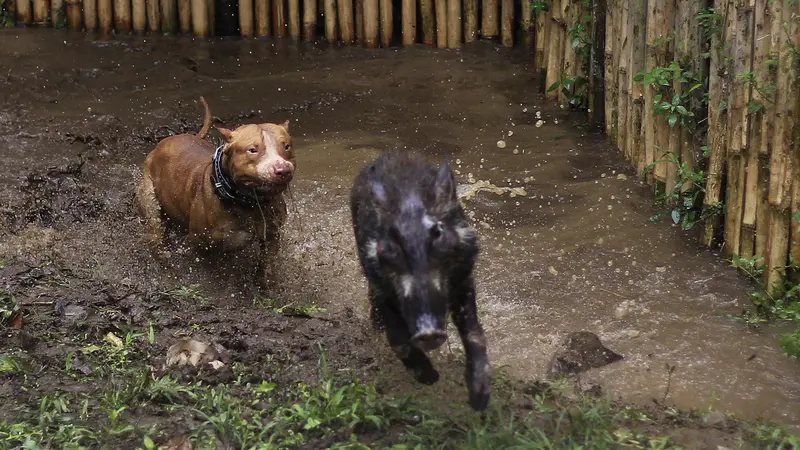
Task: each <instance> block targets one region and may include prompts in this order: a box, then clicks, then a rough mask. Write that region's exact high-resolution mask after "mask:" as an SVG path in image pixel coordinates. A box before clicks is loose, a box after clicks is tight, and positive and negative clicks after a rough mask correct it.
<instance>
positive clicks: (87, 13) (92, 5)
mask: <svg viewBox="0 0 800 450" xmlns="http://www.w3.org/2000/svg"><path fill="white" fill-rule="evenodd" d="M83 26H84V27H85V28H86V31H89V32H93V31H95V30H97V0H83Z"/></svg>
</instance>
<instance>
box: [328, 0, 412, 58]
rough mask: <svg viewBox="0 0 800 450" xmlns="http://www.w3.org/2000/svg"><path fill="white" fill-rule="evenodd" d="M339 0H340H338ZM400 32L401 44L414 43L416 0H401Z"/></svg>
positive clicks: (408, 44) (409, 44)
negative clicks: (401, 34)
mask: <svg viewBox="0 0 800 450" xmlns="http://www.w3.org/2000/svg"><path fill="white" fill-rule="evenodd" d="M340 1H341V0H340ZM401 14H402V18H401V19H402V33H403V45H404V46H406V47H408V46H411V45H414V42H415V41H416V37H417V3H416V0H402V9H401Z"/></svg>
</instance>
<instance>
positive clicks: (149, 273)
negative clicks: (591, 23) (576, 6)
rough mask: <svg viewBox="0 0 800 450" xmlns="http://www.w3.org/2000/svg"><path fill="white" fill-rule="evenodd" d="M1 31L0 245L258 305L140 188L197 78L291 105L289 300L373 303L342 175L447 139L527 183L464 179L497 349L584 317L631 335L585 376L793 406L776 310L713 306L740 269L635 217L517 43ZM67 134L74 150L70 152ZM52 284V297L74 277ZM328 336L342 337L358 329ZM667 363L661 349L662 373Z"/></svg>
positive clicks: (635, 191)
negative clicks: (153, 233) (186, 241)
mask: <svg viewBox="0 0 800 450" xmlns="http://www.w3.org/2000/svg"><path fill="white" fill-rule="evenodd" d="M2 40H3V44H4V45H3V46H2V48H0V60H2V61H4V62H5V64H3V67H4V68H6V70H4V71H3V73H2V74H0V100H2V104H3V105H4V107H3V108H2V110H0V145H2V148H3V152H4V153H3V155H4V157H3V158H2V159H0V177H2V182H0V205H2V228H0V230H1V231H0V233H2V236H0V262H3V263H4V264H5V265H6V266H7V267H21V266H20V265H22V264H23V263H27V264H28V265H33V266H37V267H38V266H39V265H41V263H42V261H47V262H48V264H51V265H53V266H55V267H58V268H60V269H59V270H63V269H66V270H67V272H66V275H63V277H62V278H63V279H66V280H67V281H65V282H66V283H67V284H69V283H70V281H69V280H70V279H72V283H73V285H77V286H87V289H88V286H90V285H92V286H93V285H94V284H97V285H106V284H113V285H119V286H129V287H130V289H131V290H133V291H136V292H139V293H141V294H140V295H139V296H138V297H137V298H138V299H139V300H137V301H136V302H134V304H133V305H131V306H130V307H131V308H134V309H135V308H136V307H139V308H144V307H153V304H150V303H148V302H157V301H158V297H157V296H156V294H157V293H158V292H163V291H165V290H167V289H169V288H172V287H178V286H188V285H191V284H195V283H196V284H199V285H200V286H201V288H202V290H203V291H204V292H206V293H207V295H208V296H209V297H211V298H216V299H217V301H218V302H220V303H221V304H224V305H225V308H228V309H232V310H236V311H239V312H237V313H236V314H234V313H230V314H228V313H225V312H224V311H222V312H220V313H219V316H218V317H217V318H216V319H215V321H216V322H215V321H209V320H206V322H205V323H206V326H207V328H208V331H209V332H213V330H214V329H215V328H214V326H212V325H210V324H211V323H221V324H223V325H219V327H222V328H224V327H231V326H232V325H231V324H230V323H229V321H233V322H238V323H244V325H242V326H244V327H247V322H246V320H243V318H242V316H241V311H247V310H248V309H250V308H253V300H252V299H253V293H254V291H253V289H252V288H251V287H249V286H247V281H246V280H242V279H241V277H238V276H237V274H236V271H237V269H236V268H235V267H233V266H232V267H217V269H218V270H217V271H216V272H215V273H213V274H212V273H209V272H208V271H207V270H205V269H202V268H201V267H199V266H197V265H196V264H193V262H192V260H191V257H190V256H188V255H187V256H186V257H184V258H177V260H176V263H175V267H173V268H172V269H171V270H167V271H165V270H162V269H159V268H158V267H156V266H155V265H154V264H153V263H152V260H151V259H150V257H149V255H147V253H146V252H145V250H144V241H143V236H142V234H141V228H140V227H139V224H138V222H137V219H136V215H135V212H134V209H133V207H132V195H133V187H134V186H135V183H136V181H137V180H138V176H139V173H140V167H141V163H142V161H143V159H144V155H145V154H146V152H148V151H149V150H150V149H151V148H152V146H153V145H154V144H155V142H157V140H158V139H161V138H163V137H165V136H167V135H169V134H172V133H178V132H186V131H195V130H198V129H199V127H200V122H201V117H200V107H199V105H198V104H197V103H196V100H197V98H198V97H199V96H200V95H203V96H205V98H206V99H207V100H208V102H209V104H210V106H211V109H212V113H213V115H214V116H215V117H217V118H218V119H219V120H220V121H221V122H222V123H224V124H225V125H227V126H235V125H238V124H241V123H244V122H253V121H283V120H285V119H290V120H291V121H292V122H291V123H292V124H291V131H292V134H293V136H294V140H295V141H294V147H295V149H296V152H297V154H298V169H299V172H298V177H297V181H296V184H295V186H294V189H293V191H292V193H291V194H292V195H291V197H292V202H291V208H292V210H293V214H292V218H291V219H290V222H289V225H288V226H287V231H286V233H287V235H286V238H285V240H286V249H287V258H286V262H285V263H284V271H283V272H284V275H285V280H284V281H283V286H284V288H285V290H284V292H282V293H281V294H280V295H281V297H282V299H283V300H285V301H287V302H295V303H296V304H315V305H317V306H318V307H321V308H326V309H327V314H328V316H330V317H334V318H338V319H341V320H343V321H347V320H351V321H355V320H356V318H364V317H366V314H365V312H366V311H365V294H366V292H365V286H364V283H363V280H362V278H361V276H360V275H359V272H358V266H357V262H356V261H357V260H356V256H355V252H354V248H353V239H352V232H351V230H350V228H349V216H348V206H347V195H348V189H349V186H350V182H351V180H352V178H353V176H354V175H355V172H356V171H357V170H358V168H359V167H361V165H363V164H365V163H367V162H368V161H369V160H370V159H371V158H373V157H375V156H376V155H377V154H378V153H379V152H380V151H382V150H384V149H388V148H390V147H395V146H399V147H409V148H416V149H419V150H420V151H423V152H425V153H427V154H428V155H430V156H431V158H433V159H441V158H444V157H447V158H450V159H451V161H453V163H454V165H455V167H456V169H457V170H458V180H459V183H461V184H471V183H475V182H480V181H485V182H488V183H490V184H493V185H495V186H498V187H501V188H505V187H508V188H522V190H524V193H522V192H521V191H520V190H518V189H514V190H511V191H505V192H503V193H493V192H480V193H477V194H476V195H475V197H474V198H471V199H469V200H466V205H467V208H468V211H469V212H470V213H471V214H472V216H473V218H474V220H475V221H476V223H477V226H478V228H479V229H480V230H481V242H482V247H483V254H482V257H481V260H480V263H479V272H478V276H477V278H478V290H479V300H478V301H479V305H480V308H481V310H482V312H483V322H484V327H485V328H486V332H487V336H488V339H489V345H490V357H491V359H492V361H493V363H494V364H495V365H498V366H501V365H502V366H507V367H508V369H509V371H510V372H511V373H512V374H513V375H517V376H520V377H525V378H538V377H542V376H544V374H545V369H546V366H547V363H548V361H549V359H550V357H551V355H552V353H553V351H554V350H555V348H556V346H557V343H558V341H559V340H560V339H561V337H562V336H564V335H566V334H568V333H570V332H573V331H578V330H587V331H592V332H595V333H597V334H598V335H599V336H600V337H601V338H602V339H603V342H604V343H605V344H606V345H608V347H609V348H612V349H613V350H614V351H617V352H619V353H621V354H623V355H624V356H625V359H624V360H623V361H620V362H617V363H614V364H612V365H609V366H606V367H603V368H600V369H593V370H591V371H589V372H587V373H586V374H584V375H583V376H582V381H584V382H588V383H597V384H600V385H602V386H603V388H604V389H605V390H606V392H609V393H610V394H611V395H613V396H614V397H618V398H622V399H625V400H627V401H634V402H641V403H649V402H651V400H652V399H654V398H655V399H658V400H662V399H664V397H665V396H666V402H667V403H672V404H674V405H676V406H678V407H683V408H686V407H695V408H706V407H708V406H709V405H713V406H714V407H716V408H721V409H726V410H730V411H732V412H735V413H736V414H737V415H739V416H741V417H743V418H756V417H761V416H763V417H766V418H771V419H777V420H781V421H784V422H787V423H789V424H792V425H794V426H795V427H798V426H800V408H799V407H798V406H797V405H798V401H799V400H800V375H797V374H798V362H796V361H791V360H789V359H788V358H786V357H785V356H784V355H783V354H782V352H781V351H780V349H779V348H778V346H777V335H778V333H779V332H780V331H781V330H778V329H774V328H767V329H764V330H762V331H761V332H760V333H756V332H753V331H750V330H747V329H745V328H744V326H743V325H741V324H739V323H735V322H732V321H730V320H728V319H724V318H721V317H719V314H725V313H734V314H735V313H739V312H741V310H742V309H743V308H745V307H747V306H748V304H749V301H748V298H747V292H748V291H749V290H750V289H751V287H750V286H749V284H748V283H747V282H746V281H744V280H742V279H741V278H739V277H738V276H737V275H736V274H735V273H734V272H733V271H732V270H730V269H729V268H728V267H727V265H726V264H725V263H724V262H723V261H721V260H720V259H718V258H717V257H716V256H715V255H713V254H711V253H709V252H706V251H702V250H698V249H697V248H696V247H695V245H694V241H692V240H691V239H687V238H686V236H685V235H684V234H683V233H682V232H680V231H679V230H677V229H676V228H673V227H671V226H670V225H669V224H666V223H664V224H659V225H651V224H648V221H647V219H648V217H650V216H651V215H652V213H653V211H652V208H651V197H650V195H649V194H648V189H647V188H646V187H644V186H642V185H641V184H640V183H638V182H637V181H636V180H635V179H634V178H635V177H634V175H633V172H632V171H631V169H630V168H628V166H627V165H626V164H625V162H624V161H623V159H622V157H621V156H620V155H618V154H617V153H616V151H614V150H612V149H611V148H610V146H609V145H607V144H606V143H605V142H604V141H603V140H602V139H601V138H600V137H598V136H593V135H589V134H587V133H586V132H585V131H584V130H585V126H584V124H583V119H582V118H581V116H576V115H571V114H569V113H567V112H565V111H564V110H561V109H559V108H557V107H554V106H553V105H551V104H550V103H548V102H546V101H544V100H543V99H542V98H541V96H540V95H539V94H538V93H537V89H536V87H537V86H538V82H537V80H535V78H534V77H533V75H532V74H533V72H532V67H531V64H530V61H531V58H530V57H529V56H528V55H525V54H521V53H515V52H507V51H504V50H498V49H496V48H494V46H492V45H491V44H483V43H478V44H476V45H473V46H470V47H468V48H467V49H465V50H463V51H459V52H453V51H438V50H433V49H427V48H422V47H420V48H413V49H407V50H388V51H386V50H384V51H367V50H364V49H359V48H338V49H335V48H326V47H322V46H312V45H308V44H301V45H294V44H291V43H289V42H286V41H282V42H278V43H271V42H265V41H249V42H247V41H239V40H221V41H215V42H212V43H206V42H194V41H192V40H190V39H177V40H176V39H169V40H167V39H162V38H146V39H139V38H136V39H134V38H125V39H118V40H115V41H109V42H94V41H92V40H91V39H89V38H88V37H85V36H82V35H75V34H70V33H65V32H61V31H56V30H46V31H45V30H38V31H25V30H10V31H4V32H3V35H2ZM537 112H538V113H540V116H541V120H543V121H544V124H543V125H542V126H541V127H537V126H536V122H537V121H538V120H540V118H539V116H537ZM212 139H218V137H216V136H214V137H212ZM499 140H503V141H504V142H505V146H504V148H499V147H498V144H497V142H498V141H499ZM79 154H80V155H81V156H80V158H83V159H84V160H85V162H84V164H83V166H81V169H80V170H79V171H74V170H73V171H71V170H70V167H72V168H74V167H75V165H76V164H79V161H80V158H79V157H78V155H79ZM512 194H513V195H512ZM244 262H245V263H246V261H244ZM20 270H22V269H20ZM20 276H21V275H19V274H16V275H15V274H14V273H11V272H8V273H4V279H3V281H2V282H3V285H4V286H9V285H12V284H13V285H14V286H23V287H24V286H25V284H24V283H23V284H21V285H20V284H14V283H17V281H18V278H19V277H20ZM70 277H72V278H70ZM9 280H12V281H9ZM13 280H17V281H13ZM56 286H58V285H56ZM19 289H20V293H21V294H22V295H24V296H28V297H31V296H35V295H36V293H35V292H33V291H32V290H30V289H28V290H25V289H23V288H22V287H20V288H19ZM26 289H27V288H26ZM52 289H55V288H52V286H51V290H50V291H48V292H49V293H48V294H47V295H48V296H50V297H59V296H61V297H69V296H70V295H75V294H74V293H72V294H71V293H70V291H69V290H68V289H67V288H66V287H64V288H63V289H62V290H61V291H59V290H58V289H55V290H52ZM185 314H186V315H191V313H190V312H189V313H185ZM237 314H238V315H237ZM350 314H352V317H353V319H347V317H351V316H350ZM176 320H178V321H179V322H180V321H185V320H188V319H186V318H185V317H183V318H180V319H176ZM181 323H182V325H181V326H185V325H186V324H185V323H183V322H181ZM170 326H177V325H169V324H167V325H164V327H167V328H169V327H170ZM285 327H287V328H289V327H290V325H285ZM226 329H227V328H226ZM337 329H339V328H337ZM230 332H231V333H235V332H236V331H235V330H234V331H230ZM320 333H322V334H323V335H324V334H325V332H320ZM352 333H356V332H355V331H353V332H352ZM257 335H259V333H258V332H255V331H254V332H253V334H252V336H257ZM331 336H334V337H335V338H333V340H334V341H335V342H339V343H341V345H342V346H343V347H342V348H345V349H346V348H348V347H347V345H349V344H347V343H348V342H356V343H358V344H353V345H356V346H360V345H362V344H361V343H362V342H363V340H364V338H363V337H358V338H355V337H353V339H352V341H351V338H350V337H349V335H348V333H346V332H341V331H339V332H336V333H333V334H331ZM253 339H255V337H253ZM451 340H452V344H453V345H452V346H450V347H451V348H452V349H455V348H459V345H458V344H457V341H456V339H455V336H454V335H453V336H452V337H451ZM373 341H375V342H379V341H378V340H377V339H373ZM376 345H377V348H376V350H380V351H383V350H384V349H383V347H382V341H380V344H376ZM242 351H243V352H244V351H246V350H242ZM443 351H444V352H448V351H451V350H448V349H445V350H443ZM342 354H348V350H343V351H342ZM666 366H675V371H674V373H673V374H672V377H671V380H670V382H669V390H668V391H667V386H668V371H667V369H666V368H665V367H666ZM383 370H401V369H400V366H399V364H397V365H395V366H391V367H385V368H384V369H383ZM795 429H797V428H795Z"/></svg>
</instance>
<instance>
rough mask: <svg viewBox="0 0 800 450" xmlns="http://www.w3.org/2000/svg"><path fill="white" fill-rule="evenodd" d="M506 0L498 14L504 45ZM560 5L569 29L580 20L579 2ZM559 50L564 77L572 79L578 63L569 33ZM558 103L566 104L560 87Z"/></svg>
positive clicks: (607, 16) (609, 17)
mask: <svg viewBox="0 0 800 450" xmlns="http://www.w3.org/2000/svg"><path fill="white" fill-rule="evenodd" d="M506 1H507V0H502V5H501V10H500V16H501V17H502V18H503V20H502V24H503V27H502V30H501V36H502V39H503V41H504V42H503V44H504V45H505V44H506V43H505V37H506V32H505V25H506V23H505V13H504V12H503V11H504V7H505V3H506ZM613 3H614V0H610V2H609V6H610V7H609V11H608V12H607V13H606V20H607V22H606V26H608V23H609V21H611V11H610V10H611V9H613ZM562 6H563V7H564V16H563V17H564V21H565V22H566V27H567V30H569V29H571V28H572V27H574V26H575V23H576V22H575V21H576V20H580V18H579V14H580V12H579V8H580V3H577V2H576V3H572V2H569V1H565V2H562ZM607 36H611V34H607ZM612 41H613V39H607V40H605V42H606V43H608V44H610V43H611V42H612ZM512 44H513V42H512ZM561 52H562V53H563V55H564V63H563V65H564V67H563V69H562V72H564V73H565V74H566V78H568V79H570V80H572V79H574V77H575V74H576V73H577V72H576V66H577V64H578V57H577V54H576V53H575V49H574V48H573V47H572V37H571V36H569V33H567V37H566V39H564V45H563V46H562V48H561ZM608 69H609V68H608V67H606V73H605V75H604V77H606V76H608ZM606 88H607V89H608V88H609V86H606ZM558 103H559V104H561V105H566V104H567V96H566V94H565V93H564V92H563V90H561V89H559V90H558ZM606 107H608V106H606Z"/></svg>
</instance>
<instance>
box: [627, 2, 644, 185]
mask: <svg viewBox="0 0 800 450" xmlns="http://www.w3.org/2000/svg"><path fill="white" fill-rule="evenodd" d="M646 4H647V2H646V0H630V2H629V10H628V20H629V22H630V25H629V26H630V39H631V46H630V52H631V55H630V63H629V67H628V86H629V89H630V98H629V99H628V106H629V108H630V110H629V112H628V118H629V119H628V123H627V124H623V126H626V127H627V128H628V130H627V133H626V134H627V138H628V144H627V147H628V148H629V149H630V160H631V163H632V164H633V166H634V167H636V170H637V174H639V175H641V174H642V172H643V171H644V160H645V158H644V147H643V145H644V140H643V139H642V132H643V128H642V125H643V114H644V113H643V111H644V108H643V106H644V105H643V99H644V86H643V85H642V83H639V82H637V81H634V78H635V77H636V75H637V74H638V73H639V72H641V71H642V70H644V69H645V55H646V47H647V39H646V35H645V27H646V25H647V6H646Z"/></svg>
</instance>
